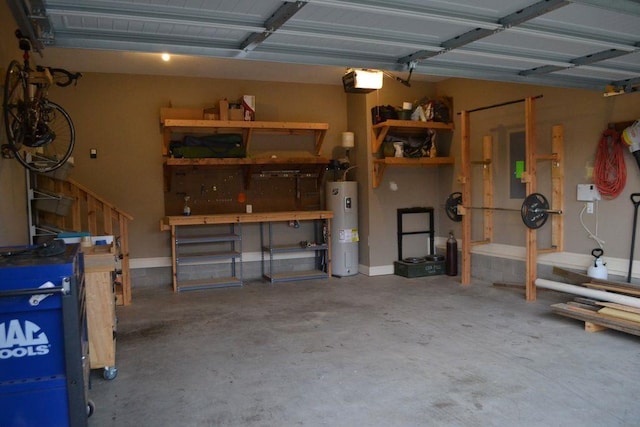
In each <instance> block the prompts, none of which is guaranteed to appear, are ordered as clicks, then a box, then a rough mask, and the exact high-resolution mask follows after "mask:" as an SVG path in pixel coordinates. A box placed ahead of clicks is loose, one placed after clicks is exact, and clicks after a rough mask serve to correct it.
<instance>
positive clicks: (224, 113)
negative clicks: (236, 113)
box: [218, 98, 229, 121]
mask: <svg viewBox="0 0 640 427" xmlns="http://www.w3.org/2000/svg"><path fill="white" fill-rule="evenodd" d="M219 105H220V107H219V109H218V111H219V114H220V120H225V121H226V120H229V101H227V98H225V99H221V100H220V103H219Z"/></svg>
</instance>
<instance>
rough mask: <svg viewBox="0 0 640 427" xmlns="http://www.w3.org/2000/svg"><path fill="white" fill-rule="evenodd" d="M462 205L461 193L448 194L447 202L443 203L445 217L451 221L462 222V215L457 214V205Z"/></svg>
mask: <svg viewBox="0 0 640 427" xmlns="http://www.w3.org/2000/svg"><path fill="white" fill-rule="evenodd" d="M461 204H462V193H460V192H459V191H456V192H455V193H451V194H449V197H447V202H446V203H445V206H444V209H445V211H446V212H447V216H448V217H449V219H450V220H451V221H455V222H460V221H462V215H460V214H458V205H461Z"/></svg>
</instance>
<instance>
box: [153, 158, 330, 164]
mask: <svg viewBox="0 0 640 427" xmlns="http://www.w3.org/2000/svg"><path fill="white" fill-rule="evenodd" d="M328 164H329V159H327V158H325V157H319V156H318V157H258V158H253V157H243V158H228V157H227V158H222V159H220V158H198V159H185V158H174V157H170V158H167V159H166V160H165V165H166V166H251V165H322V166H326V165H328Z"/></svg>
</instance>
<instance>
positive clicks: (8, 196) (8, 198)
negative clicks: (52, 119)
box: [0, 2, 29, 246]
mask: <svg viewBox="0 0 640 427" xmlns="http://www.w3.org/2000/svg"><path fill="white" fill-rule="evenodd" d="M15 29H16V24H15V21H14V20H13V17H12V16H11V14H10V13H8V11H7V10H6V5H5V3H4V2H3V3H2V6H0V79H1V82H0V85H2V86H3V88H2V89H3V90H2V91H1V92H0V93H4V78H5V71H6V67H7V66H8V65H9V62H10V61H11V60H13V59H20V58H21V52H20V50H18V41H17V39H16V38H15V37H14V34H13V32H14V31H15ZM6 142H7V137H6V133H5V128H4V118H2V119H0V144H6ZM25 191H26V190H25V173H24V169H23V168H22V166H20V164H19V163H18V162H17V161H16V160H11V159H3V158H0V246H8V245H24V244H26V243H28V239H29V237H28V236H29V235H28V233H29V231H28V228H27V214H26V212H27V202H26V193H25Z"/></svg>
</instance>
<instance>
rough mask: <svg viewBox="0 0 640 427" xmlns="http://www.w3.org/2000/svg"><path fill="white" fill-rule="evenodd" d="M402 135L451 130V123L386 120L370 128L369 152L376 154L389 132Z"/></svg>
mask: <svg viewBox="0 0 640 427" xmlns="http://www.w3.org/2000/svg"><path fill="white" fill-rule="evenodd" d="M391 129H393V130H394V133H398V134H402V135H416V134H421V133H424V131H425V130H426V129H436V130H438V129H440V130H453V123H442V122H420V121H417V120H386V121H384V122H381V123H378V124H375V125H373V126H371V132H372V133H373V135H372V138H371V152H372V153H377V152H378V150H379V149H380V146H381V145H382V141H384V138H385V137H386V136H387V134H388V133H389V131H390V130H391Z"/></svg>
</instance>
